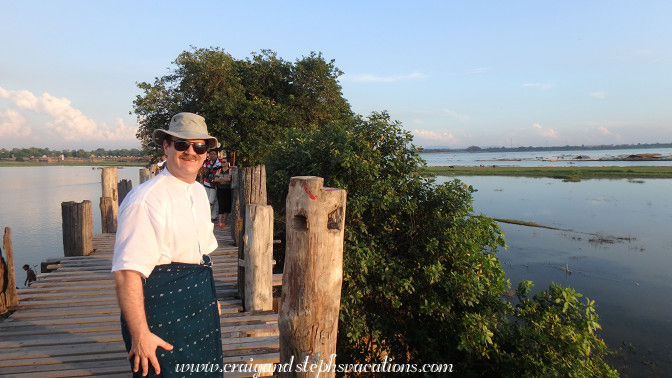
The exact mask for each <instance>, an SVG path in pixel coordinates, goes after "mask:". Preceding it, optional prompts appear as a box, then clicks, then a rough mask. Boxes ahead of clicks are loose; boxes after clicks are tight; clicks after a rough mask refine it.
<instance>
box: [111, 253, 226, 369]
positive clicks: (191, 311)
mask: <svg viewBox="0 0 672 378" xmlns="http://www.w3.org/2000/svg"><path fill="white" fill-rule="evenodd" d="M203 260H204V261H203V262H202V263H201V264H200V265H198V264H183V263H172V264H166V265H157V266H156V267H155V268H154V270H153V271H152V273H151V274H150V275H149V277H148V278H147V279H146V280H145V283H144V287H143V289H144V295H145V313H146V315H147V323H148V324H149V329H150V331H151V332H152V333H154V334H155V335H157V336H159V337H160V338H162V339H163V340H165V341H166V342H168V343H169V344H171V345H172V346H173V350H171V351H167V350H165V349H163V348H157V350H156V357H157V358H158V360H159V364H160V365H161V374H160V375H156V374H155V373H154V369H153V368H152V366H151V363H150V364H149V370H150V373H149V374H148V376H152V377H157V376H159V377H185V376H198V377H221V376H222V373H221V372H219V371H217V372H211V373H204V372H202V371H200V372H197V371H193V372H192V371H189V369H181V371H179V372H178V371H176V367H177V366H178V365H177V364H192V365H201V366H202V365H204V364H210V366H212V365H214V364H218V367H222V340H221V332H220V325H219V315H218V313H217V298H216V295H215V282H214V279H213V277H212V268H211V264H210V257H209V256H207V255H204V256H203ZM121 333H122V336H123V338H124V343H125V344H126V351H130V350H131V335H130V333H129V332H128V328H127V327H126V322H125V321H124V317H123V315H122V317H121ZM132 368H133V359H131V369H132ZM133 376H134V377H141V376H142V366H141V367H140V369H139V371H138V372H137V373H135V374H133Z"/></svg>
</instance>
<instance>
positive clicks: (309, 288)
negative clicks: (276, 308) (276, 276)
mask: <svg viewBox="0 0 672 378" xmlns="http://www.w3.org/2000/svg"><path fill="white" fill-rule="evenodd" d="M323 185H324V180H323V179H322V178H321V177H314V176H299V177H292V179H291V180H290V182H289V193H288V195H287V202H286V209H285V211H286V214H287V217H286V220H287V235H286V237H287V244H286V252H285V266H284V271H283V275H282V298H281V304H280V313H279V318H278V319H279V324H278V325H279V329H280V364H287V363H290V362H292V361H293V363H294V364H295V366H296V364H299V363H305V362H308V364H313V363H314V364H317V368H319V366H320V363H321V362H324V364H328V363H330V361H331V363H334V360H333V359H332V355H335V353H336V336H337V333H338V311H339V308H340V303H341V284H342V281H343V230H344V227H345V201H346V192H345V190H342V189H333V188H324V187H323ZM294 370H296V369H294ZM322 374H324V375H322ZM322 374H320V376H325V377H334V376H335V373H334V372H323V373H322ZM280 376H281V377H302V378H303V377H306V378H307V377H311V378H312V377H315V376H316V375H315V372H310V370H307V371H306V372H298V371H293V372H288V373H281V374H280Z"/></svg>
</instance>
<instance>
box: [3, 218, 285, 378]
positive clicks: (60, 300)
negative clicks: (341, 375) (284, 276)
mask: <svg viewBox="0 0 672 378" xmlns="http://www.w3.org/2000/svg"><path fill="white" fill-rule="evenodd" d="M215 235H216V236H217V240H218V242H219V247H218V248H217V250H215V252H213V253H212V254H211V256H212V258H213V269H214V276H215V281H216V287H217V296H218V298H219V301H220V303H221V305H222V315H221V317H220V319H221V330H222V345H223V350H224V363H248V364H251V365H254V364H272V363H277V362H278V361H279V337H278V315H277V314H276V313H274V312H272V311H267V312H241V311H242V304H241V301H240V300H239V299H235V297H234V294H235V293H237V287H236V285H237V284H236V280H237V278H236V277H237V269H238V255H237V248H236V247H235V246H233V243H232V242H231V238H230V233H229V231H228V228H227V229H226V230H224V229H218V228H216V229H215ZM113 245H114V234H100V235H95V236H94V239H93V246H94V249H95V251H94V253H92V254H91V255H89V256H83V257H64V258H60V259H58V260H60V263H58V269H57V270H55V271H54V272H51V273H46V274H42V275H40V276H39V277H40V279H39V281H38V282H35V283H33V284H32V285H31V286H30V287H29V288H26V289H20V290H19V293H18V294H19V301H20V303H19V306H18V308H17V309H16V311H15V312H14V313H13V314H12V315H11V316H10V317H9V318H7V319H4V320H0V377H21V378H25V377H79V376H106V377H107V376H118V377H128V376H129V372H130V365H129V363H128V361H127V360H126V355H127V353H126V350H125V348H124V343H123V341H122V338H121V331H120V326H119V307H118V305H117V299H116V294H115V289H114V280H113V276H112V274H111V273H110V268H111V265H112V250H113ZM275 281H276V282H277V277H276V280H275ZM246 370H249V369H246ZM253 374H254V373H251V372H248V373H245V372H237V373H226V374H225V376H226V377H250V376H252V375H253Z"/></svg>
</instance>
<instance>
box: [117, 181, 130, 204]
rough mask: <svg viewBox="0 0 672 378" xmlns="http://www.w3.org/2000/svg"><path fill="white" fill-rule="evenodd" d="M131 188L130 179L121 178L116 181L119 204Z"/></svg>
mask: <svg viewBox="0 0 672 378" xmlns="http://www.w3.org/2000/svg"><path fill="white" fill-rule="evenodd" d="M132 189H133V182H132V181H131V180H127V179H123V180H121V181H119V183H117V192H118V193H119V206H121V203H122V202H124V198H126V195H127V194H128V193H129V192H130V191H131V190H132Z"/></svg>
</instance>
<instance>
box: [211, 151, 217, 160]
mask: <svg viewBox="0 0 672 378" xmlns="http://www.w3.org/2000/svg"><path fill="white" fill-rule="evenodd" d="M215 160H217V151H210V161H215Z"/></svg>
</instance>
